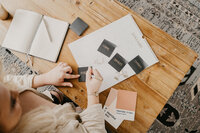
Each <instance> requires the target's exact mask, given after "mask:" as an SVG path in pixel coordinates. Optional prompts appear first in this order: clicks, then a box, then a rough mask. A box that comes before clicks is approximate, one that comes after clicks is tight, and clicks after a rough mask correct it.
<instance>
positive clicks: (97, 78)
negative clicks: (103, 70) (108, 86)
mask: <svg viewBox="0 0 200 133" xmlns="http://www.w3.org/2000/svg"><path fill="white" fill-rule="evenodd" d="M102 81H103V78H102V76H101V74H100V73H99V71H98V70H97V69H92V68H91V67H89V68H88V71H87V73H86V87H87V92H88V94H93V93H96V92H98V91H99V88H100V87H101V83H102Z"/></svg>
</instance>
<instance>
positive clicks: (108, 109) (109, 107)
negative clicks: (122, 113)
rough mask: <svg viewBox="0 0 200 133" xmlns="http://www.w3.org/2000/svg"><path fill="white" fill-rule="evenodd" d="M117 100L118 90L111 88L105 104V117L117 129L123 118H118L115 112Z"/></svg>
mask: <svg viewBox="0 0 200 133" xmlns="http://www.w3.org/2000/svg"><path fill="white" fill-rule="evenodd" d="M116 101H117V90H116V89H113V88H111V90H110V93H109V95H108V98H107V100H106V103H105V105H104V108H103V110H104V118H105V120H106V121H107V122H108V123H110V124H111V125H112V126H113V127H114V128H115V129H117V128H118V127H119V126H120V124H121V123H122V121H123V119H120V118H117V116H116V112H115V105H116Z"/></svg>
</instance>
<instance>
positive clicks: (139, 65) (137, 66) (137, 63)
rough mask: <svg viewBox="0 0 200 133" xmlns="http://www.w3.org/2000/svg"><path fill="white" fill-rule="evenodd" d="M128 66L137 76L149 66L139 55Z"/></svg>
mask: <svg viewBox="0 0 200 133" xmlns="http://www.w3.org/2000/svg"><path fill="white" fill-rule="evenodd" d="M128 64H129V65H130V67H131V68H132V69H133V70H134V71H135V73H136V74H138V73H140V72H141V71H142V70H144V69H145V68H146V67H147V66H148V65H147V64H146V62H145V61H144V60H143V59H142V58H141V57H140V56H139V55H138V56H136V57H135V58H134V59H132V60H131V61H130V62H129V63H128Z"/></svg>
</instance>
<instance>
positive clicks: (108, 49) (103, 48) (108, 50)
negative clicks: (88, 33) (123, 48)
mask: <svg viewBox="0 0 200 133" xmlns="http://www.w3.org/2000/svg"><path fill="white" fill-rule="evenodd" d="M115 47H116V45H115V44H113V43H112V42H110V41H108V40H106V39H104V40H103V42H102V43H101V45H100V46H99V48H98V50H97V51H99V52H101V53H102V54H104V55H106V56H108V57H110V56H111V55H112V53H113V51H114V49H115Z"/></svg>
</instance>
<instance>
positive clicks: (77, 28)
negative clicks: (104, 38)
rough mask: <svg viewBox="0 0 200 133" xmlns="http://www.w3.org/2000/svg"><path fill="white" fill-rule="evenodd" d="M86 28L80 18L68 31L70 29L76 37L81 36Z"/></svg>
mask: <svg viewBox="0 0 200 133" xmlns="http://www.w3.org/2000/svg"><path fill="white" fill-rule="evenodd" d="M87 28H88V24H86V23H85V22H84V21H83V20H82V19H81V18H79V17H78V18H77V19H76V20H75V21H74V22H73V23H72V24H71V25H70V29H72V30H73V31H74V32H75V33H76V34H77V35H79V36H80V35H82V33H83V32H84V31H85V30H86V29H87Z"/></svg>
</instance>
